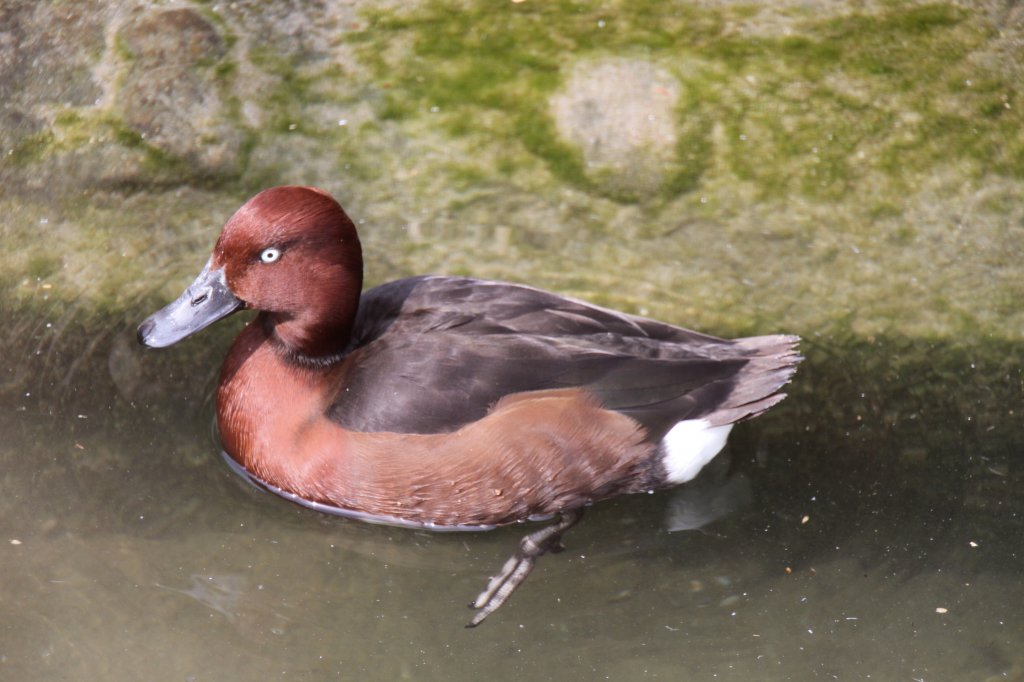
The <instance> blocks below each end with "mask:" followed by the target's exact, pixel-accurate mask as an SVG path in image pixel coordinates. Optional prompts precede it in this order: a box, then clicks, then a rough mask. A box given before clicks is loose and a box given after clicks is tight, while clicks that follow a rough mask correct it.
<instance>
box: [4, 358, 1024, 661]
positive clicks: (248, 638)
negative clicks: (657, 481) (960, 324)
mask: <svg viewBox="0 0 1024 682" xmlns="http://www.w3.org/2000/svg"><path fill="white" fill-rule="evenodd" d="M195 343H199V342H198V341H197V342H195ZM211 343H214V344H215V343H216V339H214V340H212V341H211ZM185 350H188V349H185ZM806 351H807V353H808V360H807V361H806V362H805V364H804V366H803V367H802V371H801V373H800V375H799V376H798V380H797V382H796V383H795V384H794V386H793V394H792V396H791V398H790V399H789V400H787V401H786V402H785V403H784V404H783V405H781V406H779V408H777V409H775V410H773V411H772V412H771V413H770V414H769V415H766V416H765V417H763V418H761V419H758V420H756V421H755V422H752V423H750V424H747V425H744V426H742V427H741V428H739V429H738V430H737V433H736V434H735V436H734V438H733V439H732V441H731V444H730V446H729V448H728V450H727V451H726V454H725V455H724V457H723V460H722V461H721V462H718V463H716V464H715V465H714V466H713V467H711V470H710V471H709V472H708V473H709V476H707V477H705V479H706V480H709V481H712V482H714V481H715V480H724V478H725V477H727V476H730V475H737V474H739V475H742V476H745V477H747V478H748V479H749V480H750V482H751V486H752V490H753V501H752V502H750V503H749V504H748V505H747V506H744V507H742V508H740V509H738V510H737V511H736V512H735V513H734V514H732V515H730V516H727V517H725V518H723V519H720V520H718V521H717V522H715V523H712V524H711V525H710V526H708V527H706V528H704V529H703V530H702V531H700V532H696V531H687V532H675V533H669V532H667V530H666V515H667V514H668V512H669V509H670V508H671V506H672V504H673V498H674V494H673V493H672V492H666V493H662V494H658V495H651V496H647V495H643V496H638V497H632V498H628V499H626V498H624V499H620V500H617V501H613V502H610V503H605V504H601V505H598V506H597V507H595V508H592V509H591V510H590V512H589V513H588V514H587V516H586V517H585V518H584V521H583V522H582V523H581V524H580V525H579V526H578V527H577V528H575V529H573V530H572V531H571V532H570V533H569V534H568V535H567V538H566V541H567V544H568V550H567V551H566V552H565V553H563V554H561V555H557V556H547V557H544V558H543V559H542V560H541V561H540V563H539V566H538V568H537V570H536V572H535V574H534V575H533V576H531V577H530V579H529V580H528V581H527V582H526V584H525V585H524V586H523V587H522V588H521V589H520V591H519V592H517V593H516V595H515V596H514V597H513V598H512V600H511V601H510V603H509V604H507V605H506V606H505V607H503V608H502V609H501V610H499V612H498V613H496V614H495V615H494V616H492V617H491V618H490V619H489V620H488V621H487V622H486V623H485V624H484V625H483V626H481V627H480V628H478V629H476V630H465V629H464V628H463V625H464V623H465V622H466V620H467V617H468V615H470V612H469V610H468V609H467V608H466V606H465V605H466V603H467V602H468V601H469V599H470V598H472V597H473V596H474V595H475V594H476V592H477V591H478V590H479V589H480V588H481V587H482V585H483V582H484V581H485V579H486V577H487V576H488V575H490V573H491V572H492V571H494V570H496V569H497V567H498V566H499V565H500V564H501V562H502V561H503V559H504V558H505V557H506V556H507V554H508V553H510V552H511V550H512V549H513V547H514V546H515V543H516V542H517V540H518V537H519V536H520V535H521V533H522V530H521V529H516V528H512V529H502V530H499V531H495V532H492V533H488V534H466V535H431V534H428V533H423V532H416V531H411V530H400V529H391V528H386V527H378V526H371V525H367V524H362V523H358V522H353V521H346V520H341V519H336V518H331V517H325V516H321V515H318V514H316V513H314V512H310V511H308V510H305V509H300V508H297V507H295V506H293V505H290V504H289V503H287V502H285V501H283V500H280V499H277V498H275V497H273V496H271V495H269V494H266V493H262V492H258V491H256V490H255V489H252V488H250V487H248V486H247V485H246V484H244V483H242V482H241V480H240V479H238V478H237V477H236V476H235V475H234V474H233V473H231V472H230V471H229V470H228V468H227V467H226V465H225V464H224V463H223V461H222V460H221V459H220V457H219V454H218V448H217V445H216V442H215V440H214V438H213V436H212V434H211V420H212V413H211V407H210V405H209V401H208V400H206V395H207V394H204V392H203V391H204V389H203V388H202V387H203V386H205V385H209V383H210V381H209V379H210V376H211V373H212V369H213V367H214V366H215V365H216V359H215V357H211V358H210V365H209V366H203V367H198V366H197V367H195V368H194V369H193V370H192V371H191V372H186V373H184V374H182V373H181V372H180V371H177V372H170V371H168V372H166V373H162V374H161V375H159V376H157V377H155V378H154V381H156V382H158V384H159V388H157V389H155V392H154V393H152V394H151V395H150V396H149V397H148V398H146V399H142V400H140V401H137V402H134V403H133V402H131V401H129V400H128V399H126V398H124V397H121V396H120V395H118V394H116V393H113V394H111V395H104V391H103V390H102V389H103V382H101V381H97V380H96V378H95V377H88V379H89V380H88V381H84V382H83V383H79V382H78V381H77V380H74V379H72V381H71V382H70V383H69V385H68V386H66V387H64V388H63V389H62V391H63V394H62V395H63V399H62V400H60V401H57V404H56V405H55V404H54V402H52V401H51V398H53V397H54V396H29V397H25V396H18V397H8V398H6V399H5V402H4V403H3V408H4V409H3V410H2V412H3V417H2V424H0V427H2V430H3V433H4V434H5V438H4V441H3V445H2V448H0V461H2V462H3V472H4V473H3V477H2V479H0V519H2V521H0V529H2V531H0V533H2V534H0V539H2V541H3V546H4V548H5V549H4V550H3V552H0V562H2V563H0V568H2V571H3V574H4V575H5V576H7V577H6V578H5V581H4V587H3V588H2V593H3V600H2V602H0V604H2V606H0V612H2V613H3V619H2V622H3V623H4V624H3V625H2V626H0V632H2V633H3V634H2V636H0V665H2V666H3V668H4V670H5V677H6V678H7V679H18V680H48V679H108V680H134V679H166V680H192V679H195V680H202V679H217V680H221V679H240V680H241V679H275V678H281V679H310V680H318V679H334V678H337V679H352V678H353V677H358V678H360V679H375V680H377V679H379V680H391V679H479V678H485V677H490V678H494V679H508V678H511V677H513V676H526V677H529V678H532V679H551V680H562V679H582V678H587V679H604V678H608V679H725V680H749V679H773V680H774V679H778V680H786V679H792V680H802V679H814V678H816V677H823V678H825V679H828V678H830V677H831V676H836V677H838V678H839V679H844V678H853V679H867V678H869V677H870V678H871V679H911V678H913V679H925V680H969V679H970V680H986V679H1019V676H1020V674H1021V670H1022V666H1024V659H1022V658H1021V654H1020V652H1021V651H1024V621H1022V616H1021V613H1020V609H1019V608H1018V606H1019V604H1020V603H1021V600H1022V599H1024V579H1022V576H1024V570H1022V569H1024V544H1022V541H1021V538H1022V537H1024V534H1022V531H1024V502H1022V500H1024V496H1022V494H1021V493H1022V491H1024V469H1022V468H1021V465H1020V455H1019V453H1020V448H1021V445H1022V440H1024V436H1022V435H1021V432H1020V430H1019V428H1018V422H1019V418H1018V415H1019V412H1018V410H1019V399H1018V398H1019V395H1020V392H1021V382H1022V372H1021V363H1020V357H1019V354H1014V353H1013V352H1012V351H1013V349H1012V348H1011V347H1009V346H1006V345H995V346H991V347H988V346H983V345H979V346H972V347H967V348H951V347H948V346H943V345H941V344H932V343H929V344H922V343H910V342H902V343H900V342H895V341H890V340H876V341H875V342H874V343H870V344H868V343H860V344H854V343H850V342H847V343H845V344H843V343H839V342H836V341H834V340H833V341H832V342H826V341H823V340H816V341H811V342H809V343H808V344H807V346H806ZM175 352H177V351H175V350H171V351H167V352H166V353H169V354H173V353H175ZM218 352H219V350H218ZM218 352H214V351H211V355H212V356H216V355H217V354H218ZM156 355H157V354H155V353H145V354H143V356H144V357H146V356H154V357H155V356H156ZM86 375H87V373H86V372H83V374H82V376H83V379H85V378H87V377H86ZM107 388H108V389H109V386H107ZM193 389H195V390H194V391H193ZM1015 401H1016V404H1015ZM940 609H943V610H944V611H942V612H939V610H940ZM1015 676H1016V677H1015Z"/></svg>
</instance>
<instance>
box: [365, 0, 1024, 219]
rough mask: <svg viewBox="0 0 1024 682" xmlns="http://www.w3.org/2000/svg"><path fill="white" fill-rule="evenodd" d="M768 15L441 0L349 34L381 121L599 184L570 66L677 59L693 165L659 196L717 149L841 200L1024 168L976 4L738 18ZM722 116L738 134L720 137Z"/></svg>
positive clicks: (781, 187)
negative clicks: (934, 174)
mask: <svg viewBox="0 0 1024 682" xmlns="http://www.w3.org/2000/svg"><path fill="white" fill-rule="evenodd" d="M754 11H755V10H754V8H752V7H748V8H743V7H740V8H723V7H710V8H708V7H696V6H692V5H680V4H677V3H660V2H636V3H618V4H616V6H615V7H614V9H610V8H608V7H607V6H605V5H602V4H599V3H592V2H551V3H544V4H543V5H542V6H537V5H535V4H532V3H522V4H511V5H507V6H504V7H502V8H501V9H496V8H495V7H494V6H493V5H492V4H491V3H484V2H466V3H462V4H460V6H459V9H458V11H453V10H452V8H451V6H450V4H449V3H442V2H437V1H431V2H426V3H424V4H422V5H421V6H419V7H417V8H414V9H408V10H402V11H398V12H389V11H383V10H374V11H368V12H366V18H367V19H368V21H369V27H368V28H367V29H365V30H364V31H362V32H361V33H359V34H356V35H354V36H353V37H352V38H351V40H353V41H354V42H356V43H358V44H359V45H360V48H361V50H360V55H361V56H362V58H363V59H364V61H365V62H366V63H367V64H368V65H369V66H370V67H371V68H372V69H373V70H374V72H375V74H376V77H377V78H378V80H379V81H380V82H381V84H382V86H383V87H384V90H385V93H386V94H385V96H384V100H383V102H382V104H381V105H380V108H379V114H380V116H381V117H382V118H385V119H394V120H399V121H408V120H410V119H422V120H425V121H426V120H432V121H433V123H432V125H434V126H438V127H440V128H441V129H442V130H444V131H446V132H447V133H448V134H450V135H453V136H463V137H464V136H475V137H477V138H480V139H481V142H482V143H483V144H486V139H488V138H497V139H501V140H503V142H504V143H508V142H509V141H513V142H516V143H518V144H520V145H522V146H523V147H524V148H525V149H526V150H528V151H529V153H530V154H532V155H533V156H535V157H536V158H537V159H539V160H541V161H543V162H544V163H545V164H546V165H547V167H548V169H549V170H550V172H551V173H552V174H553V175H555V176H556V177H557V178H558V179H560V180H561V181H563V182H565V183H568V184H569V185H571V186H574V187H577V188H579V189H582V190H584V191H588V192H597V193H600V192H601V191H602V190H601V187H602V184H601V183H595V182H593V181H592V179H590V178H588V177H587V174H586V173H585V172H584V168H583V164H582V158H581V156H580V154H579V152H578V150H576V149H574V148H573V147H571V146H570V145H568V144H567V143H566V142H565V141H563V140H561V139H560V138H559V137H558V135H557V133H556V131H555V129H554V125H553V123H552V121H551V118H550V115H549V113H548V107H547V101H548V99H549V98H550V96H551V95H552V94H553V93H554V92H555V91H556V90H557V89H558V88H559V87H560V86H561V85H562V83H563V78H564V71H565V66H566V65H567V64H569V63H571V61H573V60H580V59H586V58H590V57H596V56H601V55H609V54H615V55H618V56H636V57H639V58H643V59H649V60H652V61H655V62H657V63H659V64H662V65H668V66H669V67H670V68H673V70H674V71H675V75H676V76H677V77H678V78H679V79H680V81H681V82H682V83H683V84H684V85H685V86H686V89H687V91H688V92H689V93H690V94H689V96H687V97H684V98H683V100H684V101H683V103H682V104H681V106H680V107H679V110H678V112H677V116H678V125H679V128H680V129H684V130H688V134H686V135H684V136H683V137H682V139H681V140H680V142H679V146H678V149H677V156H678V157H679V159H680V163H679V168H680V170H677V171H676V172H675V175H673V176H672V177H669V178H668V179H667V180H666V181H665V183H664V186H663V188H662V190H661V193H660V195H659V198H660V199H662V200H664V199H666V198H671V197H674V196H678V195H680V194H683V193H686V192H689V191H692V190H694V189H696V188H697V187H699V185H700V179H701V176H702V175H703V173H704V172H706V170H707V168H708V167H709V166H710V165H711V163H712V161H711V158H712V156H715V155H717V157H718V159H719V160H720V161H721V162H724V164H725V169H724V170H726V171H728V172H731V173H732V174H734V175H735V176H736V177H738V178H740V179H742V180H747V181H751V182H753V183H755V184H756V185H757V186H758V187H759V188H760V191H761V193H762V195H763V196H773V195H778V194H779V193H783V192H797V193H799V194H802V195H805V196H807V197H809V198H811V199H814V200H833V199H836V198H839V197H842V196H844V195H845V194H847V193H849V192H851V191H856V190H857V189H858V188H859V187H861V185H862V183H863V180H864V178H865V177H866V176H868V175H871V174H877V173H882V174H885V175H886V176H888V178H889V180H890V187H891V189H892V196H893V197H897V196H898V194H899V193H900V192H903V191H905V190H906V188H907V186H908V184H909V182H910V181H911V180H910V179H911V178H912V177H913V176H914V175H915V174H917V173H919V172H921V171H922V170H924V169H926V168H928V167H929V166H932V165H935V164H940V163H944V162H948V161H950V160H952V161H953V162H957V161H964V162H970V163H971V164H972V166H973V168H974V174H975V175H976V176H977V175H979V174H981V173H983V172H991V171H993V170H994V171H997V172H1000V173H1005V174H1008V175H1011V176H1013V177H1018V178H1021V177H1024V163H1021V161H1022V158H1024V141H1021V138H1020V136H1019V135H1017V134H1016V132H1017V131H1019V130H1020V129H1021V128H1022V124H1024V121H1022V120H1021V114H1020V113H1019V110H1018V109H1016V108H1013V107H1012V106H1007V105H1008V104H1009V103H1010V102H1013V101H1015V100H1016V99H1017V96H1018V94H1019V85H1018V84H1014V83H1010V82H1007V81H1006V80H1005V79H1002V78H1000V77H998V76H996V75H994V74H984V75H982V74H979V73H978V71H979V69H978V67H977V66H976V65H974V64H972V63H971V62H970V59H969V58H970V55H971V54H972V52H973V51H974V50H976V49H978V48H979V47H980V46H981V45H982V44H983V43H984V41H986V40H988V39H990V38H991V37H992V32H993V29H992V28H991V27H988V26H986V25H984V24H983V23H982V22H981V21H980V19H979V18H978V17H977V16H976V15H972V14H970V13H968V12H967V11H965V10H964V9H961V8H958V7H956V6H953V5H947V4H927V5H918V6H905V5H899V4H893V5H890V6H888V7H886V8H885V9H883V10H882V11H881V12H878V13H875V14H861V13H852V14H848V15H844V16H838V17H831V18H827V19H822V20H819V19H815V18H813V17H812V16H810V15H809V14H808V15H807V16H806V17H805V18H802V19H801V20H800V21H798V22H797V24H796V25H797V26H798V28H799V34H798V35H782V36H754V37H751V36H745V35H736V33H735V32H734V31H729V29H728V27H729V25H730V23H732V22H734V21H735V20H736V19H737V18H742V17H743V16H744V15H750V14H752V13H753V12H754ZM396 45H398V46H400V47H396ZM965 83H970V85H969V86H965V85H964V84H965ZM716 122H717V123H720V124H721V125H722V126H724V129H725V138H724V142H722V143H721V144H720V145H718V146H719V148H717V149H716V146H715V144H714V143H713V142H712V140H711V130H712V128H713V126H714V124H715V123H716ZM950 156H952V157H953V158H952V159H950ZM609 198H612V199H616V200H620V201H639V200H640V199H641V198H640V197H638V196H635V195H620V196H616V195H614V193H611V194H610V195H609ZM890 203H893V202H890Z"/></svg>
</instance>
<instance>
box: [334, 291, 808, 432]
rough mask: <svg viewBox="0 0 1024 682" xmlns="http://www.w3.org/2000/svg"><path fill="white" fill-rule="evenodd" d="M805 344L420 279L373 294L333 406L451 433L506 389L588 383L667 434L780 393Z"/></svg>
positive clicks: (364, 417)
mask: <svg viewBox="0 0 1024 682" xmlns="http://www.w3.org/2000/svg"><path fill="white" fill-rule="evenodd" d="M796 341H797V339H796V338H795V337H789V336H768V337H753V338H750V339H739V340H726V339H720V338H716V337H713V336H708V335H705V334H700V333H698V332H694V331H690V330H687V329H683V328H680V327H674V326H672V325H668V324H664V323H661V322H657V321H654V320H649V319H645V318H641V317H636V316H632V315H626V314H624V313H618V312H615V311H612V310H608V309H605V308H601V307H599V306H594V305H590V304H587V303H584V302H582V301H577V300H574V299H570V298H566V297H563V296H559V295H556V294H552V293H550V292H546V291H543V290H540V289H535V288H533V287H528V286H524V285H518V284H511V283H505V282H490V281H483V280H475V279H469V278H461V277H437V276H431V277H415V278H410V279H405V280H399V281H396V282H391V283H389V284H385V285H382V286H379V287H376V288H374V289H370V290H368V291H366V292H365V293H364V294H363V297H362V299H361V301H360V308H359V313H358V315H357V318H356V324H355V332H354V335H353V339H352V343H351V344H350V347H349V349H348V351H347V354H346V357H345V358H344V360H343V368H342V373H343V382H342V383H343V386H342V388H341V389H340V390H339V391H338V393H337V395H336V396H335V399H334V400H333V402H332V406H331V408H330V410H329V412H328V414H329V416H330V418H331V419H333V420H335V421H337V422H338V423H340V424H341V425H343V426H344V427H345V428H348V429H350V430H356V431H392V432H400V433H443V432H450V431H454V430H456V429H458V428H460V427H461V426H463V425H465V424H467V423H469V422H473V421H476V420H477V419H480V418H481V417H483V416H484V415H485V414H486V413H487V411H488V410H489V409H490V407H491V406H492V405H493V404H494V403H496V402H497V401H498V400H499V399H501V398H502V397H504V396H507V395H510V394H514V393H522V392H526V391H541V390H551V389H563V388H576V387H579V388H583V389H585V390H586V391H588V392H589V393H590V394H592V395H593V396H594V397H595V398H597V399H598V400H599V401H600V402H601V404H602V405H603V406H604V407H606V408H607V409H611V410H615V411H617V412H621V413H624V414H627V415H629V416H630V417H633V418H634V419H636V420H637V421H638V422H640V423H641V424H642V425H643V426H644V427H645V428H646V429H647V430H648V433H649V435H650V436H651V437H660V436H661V435H663V434H664V433H665V432H666V431H667V430H668V429H669V428H671V426H672V425H673V424H675V423H676V422H678V421H679V420H681V419H692V418H700V417H704V418H708V419H709V420H710V421H712V422H713V423H723V424H724V423H731V422H733V421H736V420H737V419H742V418H744V417H749V416H754V415H755V414H759V413H760V412H762V411H764V410H765V409H767V408H768V407H770V406H771V405H772V404H774V403H775V402H778V400H781V398H782V397H783V396H782V395H780V394H778V393H777V391H778V389H779V388H780V387H781V386H782V385H783V384H784V383H785V382H786V381H787V380H788V379H789V377H790V375H791V374H792V372H793V370H794V369H795V366H796V363H797V362H799V359H800V358H799V356H798V355H797V354H796V352H795V351H794V346H795V343H796Z"/></svg>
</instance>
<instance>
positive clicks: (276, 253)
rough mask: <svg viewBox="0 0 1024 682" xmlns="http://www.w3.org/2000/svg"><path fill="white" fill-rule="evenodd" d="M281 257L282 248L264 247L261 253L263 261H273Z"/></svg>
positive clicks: (261, 260)
mask: <svg viewBox="0 0 1024 682" xmlns="http://www.w3.org/2000/svg"><path fill="white" fill-rule="evenodd" d="M280 257H281V249H275V248H274V247H270V248H269V249H263V253H261V254H260V262H261V263H273V262H274V261H276V260H277V259H278V258H280Z"/></svg>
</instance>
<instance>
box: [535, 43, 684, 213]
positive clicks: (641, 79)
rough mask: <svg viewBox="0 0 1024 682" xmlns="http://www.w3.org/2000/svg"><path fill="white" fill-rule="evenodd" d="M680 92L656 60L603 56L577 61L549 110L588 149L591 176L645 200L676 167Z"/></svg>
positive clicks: (619, 193) (613, 191)
mask: <svg viewBox="0 0 1024 682" xmlns="http://www.w3.org/2000/svg"><path fill="white" fill-rule="evenodd" d="M679 94H680V86H679V82H678V81H677V80H676V79H675V78H673V76H672V75H671V74H670V73H668V72H667V71H665V70H664V69H661V68H659V67H657V66H655V65H654V64H652V63H650V62H647V61H643V60H639V59H627V58H614V59H602V60H599V61H591V62H582V63H579V64H577V65H576V68H575V69H574V70H573V72H572V74H571V75H570V76H569V79H568V81H567V83H566V85H565V88H564V89H563V90H562V91H561V92H560V93H558V94H556V95H555V96H554V97H553V98H552V99H551V113H552V116H553V117H554V119H555V124H556V128H557V130H558V132H559V134H560V135H561V136H562V137H564V138H565V139H566V140H568V141H569V142H571V143H573V144H574V145H576V146H577V147H578V148H579V149H580V150H581V151H582V153H583V160H584V162H585V163H586V174H587V177H588V178H589V179H590V180H591V181H593V182H594V183H595V184H596V185H597V186H598V187H599V188H600V189H602V190H603V191H605V192H607V193H608V194H610V195H611V196H614V197H620V198H627V199H642V198H646V197H650V196H653V195H655V194H657V193H658V191H659V189H660V188H661V186H662V183H663V182H664V181H665V179H666V178H667V176H668V175H669V174H670V173H674V172H675V166H676V165H677V163H678V161H677V158H678V157H677V149H676V145H677V136H676V120H675V107H676V103H677V102H678V100H679Z"/></svg>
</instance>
